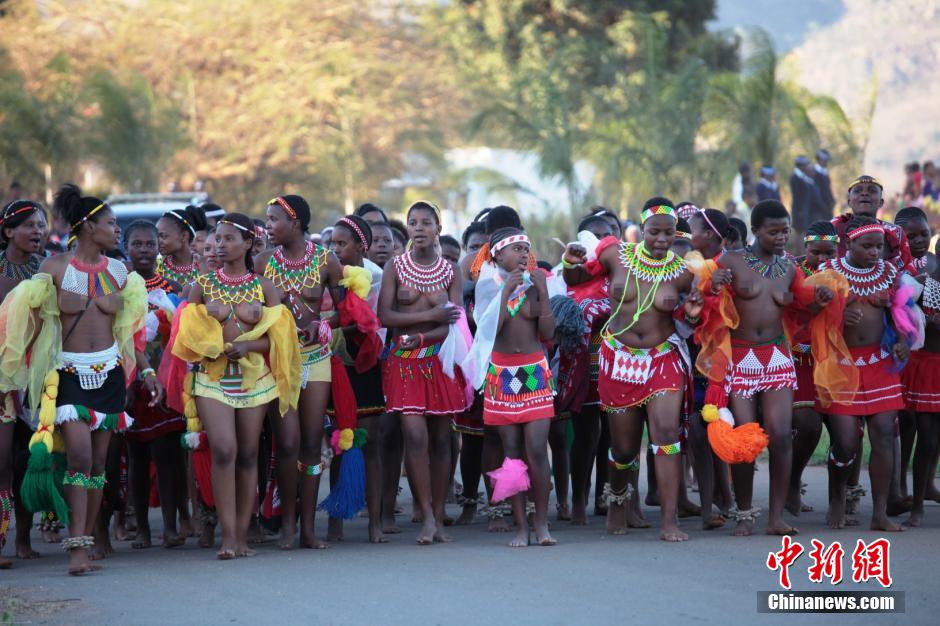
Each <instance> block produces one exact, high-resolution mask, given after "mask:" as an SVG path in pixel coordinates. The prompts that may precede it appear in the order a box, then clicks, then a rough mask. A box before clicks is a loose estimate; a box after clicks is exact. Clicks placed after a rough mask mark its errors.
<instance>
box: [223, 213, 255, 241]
mask: <svg viewBox="0 0 940 626" xmlns="http://www.w3.org/2000/svg"><path fill="white" fill-rule="evenodd" d="M219 224H228V225H229V226H234V227H235V228H237V229H238V230H240V231H242V232H243V233H248V234H249V235H251V236H252V237H254V236H255V229H254V228H245V227H244V226H242V225H241V224H236V223H235V222H233V221H232V220H230V219H229V218H227V217H223V218H222V219H220V220H219Z"/></svg>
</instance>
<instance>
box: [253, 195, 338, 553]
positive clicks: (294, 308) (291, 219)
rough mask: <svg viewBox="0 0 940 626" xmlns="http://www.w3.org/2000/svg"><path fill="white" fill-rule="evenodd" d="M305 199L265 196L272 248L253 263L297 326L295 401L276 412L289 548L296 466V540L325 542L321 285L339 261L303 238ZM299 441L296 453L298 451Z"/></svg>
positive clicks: (284, 540) (333, 282) (333, 280)
mask: <svg viewBox="0 0 940 626" xmlns="http://www.w3.org/2000/svg"><path fill="white" fill-rule="evenodd" d="M309 225H310V206H309V205H308V204H307V201H306V200H304V199H303V198H302V197H300V196H296V195H287V196H277V197H276V198H274V200H272V201H271V202H270V203H268V208H267V222H266V224H265V226H266V228H267V231H268V237H269V238H270V241H271V244H272V245H274V246H276V247H275V248H274V249H273V250H269V251H266V252H262V253H261V254H260V255H258V258H257V259H256V263H257V265H258V267H259V268H263V269H262V270H261V271H262V272H263V273H264V275H265V277H267V278H268V279H269V280H271V281H272V282H273V283H274V286H275V287H276V288H277V290H278V298H279V300H280V301H281V302H283V303H284V305H285V306H287V307H288V308H289V309H290V312H291V314H292V315H293V316H294V320H295V321H296V323H297V328H298V329H299V332H300V346H301V348H300V353H301V354H300V360H301V367H300V368H299V369H298V371H297V372H293V373H292V374H291V376H295V377H298V378H299V379H300V389H301V391H300V403H299V405H298V407H297V411H296V412H295V411H289V412H288V413H287V414H285V415H284V418H283V419H280V420H275V421H274V426H275V434H276V439H277V447H278V450H277V467H278V474H277V480H278V488H279V489H280V492H281V507H282V509H281V510H282V513H281V547H282V548H284V549H287V548H290V547H292V546H293V544H294V537H295V534H296V530H295V529H296V512H297V508H296V506H297V504H296V503H297V498H296V497H295V494H296V493H297V474H298V472H299V473H300V545H301V547H304V548H327V547H329V544H327V543H326V542H324V541H322V540H320V539H318V538H317V536H316V532H315V519H316V510H317V499H318V495H319V492H320V475H321V473H322V471H323V465H322V460H321V458H320V452H321V449H322V444H323V416H324V415H325V413H326V405H327V402H328V401H329V399H330V380H331V376H330V329H329V325H327V324H323V325H322V326H321V324H320V304H321V301H322V299H323V290H324V289H325V288H329V289H330V290H331V293H332V296H333V299H334V301H335V300H336V297H337V294H336V292H335V289H336V286H337V285H338V284H339V281H340V280H341V279H342V277H343V268H342V265H340V262H339V259H337V258H336V255H334V254H333V253H332V252H330V251H329V250H327V249H326V248H324V247H323V246H320V245H317V244H315V243H313V242H312V241H308V240H307V238H306V233H307V228H308V227H309ZM298 443H299V459H298Z"/></svg>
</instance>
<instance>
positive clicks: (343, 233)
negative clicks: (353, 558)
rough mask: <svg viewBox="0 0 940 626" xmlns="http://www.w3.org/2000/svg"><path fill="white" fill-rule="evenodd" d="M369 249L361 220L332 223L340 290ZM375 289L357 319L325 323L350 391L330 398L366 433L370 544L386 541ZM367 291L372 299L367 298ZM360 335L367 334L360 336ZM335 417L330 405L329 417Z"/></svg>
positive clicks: (338, 460) (336, 469)
mask: <svg viewBox="0 0 940 626" xmlns="http://www.w3.org/2000/svg"><path fill="white" fill-rule="evenodd" d="M371 244H372V229H371V228H370V227H369V224H368V223H367V222H366V221H365V220H364V219H362V218H361V217H357V216H355V215H349V216H346V217H342V218H340V220H339V221H338V222H336V224H335V226H334V228H333V238H332V240H331V241H330V248H331V251H332V252H333V254H335V255H336V258H338V259H339V261H340V263H342V264H343V266H344V274H345V275H347V276H346V277H345V278H344V284H345V281H346V280H347V279H348V274H349V273H350V272H349V270H350V269H351V268H357V269H359V270H360V273H363V274H367V270H365V269H364V268H363V262H364V259H365V258H366V253H368V251H369V248H370V246H371ZM365 279H366V280H367V281H368V280H369V276H368V275H366V277H365ZM378 288H379V285H375V289H374V290H371V289H370V290H369V291H368V292H366V295H367V297H368V304H366V303H363V306H359V307H357V309H356V310H355V311H354V313H356V314H357V317H358V319H348V317H351V315H349V316H347V314H346V313H345V311H349V310H350V309H349V308H348V307H346V308H344V309H343V311H340V312H338V314H336V315H333V316H331V318H330V324H331V326H334V328H335V330H334V331H333V332H334V333H341V334H342V340H341V341H336V340H334V343H333V345H334V346H336V351H337V356H338V357H339V358H340V359H341V360H342V362H343V368H344V369H345V370H346V376H347V378H348V379H349V386H348V387H346V388H345V389H340V388H338V387H337V384H338V382H339V381H333V383H334V388H335V392H334V394H333V397H334V398H336V396H337V395H338V394H345V395H347V396H350V395H351V396H353V397H355V400H356V416H355V418H356V422H357V425H358V427H359V428H363V429H365V431H366V440H365V444H364V445H362V446H360V447H361V448H362V452H363V455H364V457H365V488H366V506H367V508H368V510H369V541H370V542H371V543H385V542H387V541H388V540H387V539H386V538H385V536H384V535H383V534H382V491H381V490H382V481H381V468H380V465H379V448H380V441H379V425H380V418H381V415H382V414H383V413H384V412H385V396H384V395H383V393H382V368H381V366H380V365H379V361H378V356H379V352H380V351H381V340H380V339H379V337H378V334H377V333H376V332H375V330H376V329H378V327H379V323H378V320H377V319H376V317H375V311H374V310H373V309H372V308H371V306H374V305H376V304H377V297H378ZM344 290H345V287H344ZM372 291H374V296H375V297H371V296H373V293H371V292H372ZM343 298H344V300H345V299H346V298H350V295H349V294H348V293H346V294H344V296H343ZM370 305H371V306H370ZM362 329H368V330H367V331H366V332H363V330H362ZM336 411H337V409H336V407H335V403H334V407H333V414H334V415H335V414H336ZM341 426H342V425H340V424H339V423H338V421H337V424H335V427H334V429H333V431H334V432H341ZM343 456H344V455H342V454H338V455H337V456H334V457H333V462H332V463H331V464H330V486H331V488H335V487H336V485H337V481H338V479H339V476H340V473H341V472H342V462H343ZM356 513H358V511H356ZM331 521H332V518H331ZM334 532H336V533H337V534H338V536H339V537H341V536H342V518H337V519H336V522H335V528H334Z"/></svg>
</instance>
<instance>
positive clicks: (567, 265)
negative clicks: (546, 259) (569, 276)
mask: <svg viewBox="0 0 940 626" xmlns="http://www.w3.org/2000/svg"><path fill="white" fill-rule="evenodd" d="M561 267H562V269H566V270H570V269H574V268H576V267H581V263H569V262H568V261H566V260H565V258H564V257H562V258H561Z"/></svg>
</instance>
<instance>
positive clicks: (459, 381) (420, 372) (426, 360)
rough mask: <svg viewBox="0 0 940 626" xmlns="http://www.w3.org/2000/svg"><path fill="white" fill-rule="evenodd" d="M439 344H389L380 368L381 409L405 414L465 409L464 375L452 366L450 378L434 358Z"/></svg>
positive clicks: (444, 413) (458, 411)
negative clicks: (409, 347) (411, 347)
mask: <svg viewBox="0 0 940 626" xmlns="http://www.w3.org/2000/svg"><path fill="white" fill-rule="evenodd" d="M440 350H441V343H436V344H432V345H430V346H422V347H420V348H417V349H415V350H403V349H401V348H399V347H397V345H396V344H392V349H391V352H390V353H389V355H388V359H386V360H385V364H384V365H383V367H382V387H383V389H384V390H385V409H386V411H388V412H389V413H391V412H398V413H403V414H405V415H453V414H454V413H460V412H461V411H465V410H467V396H466V394H465V393H464V377H463V372H461V371H460V367H458V366H456V365H455V366H454V378H450V377H449V376H447V374H445V373H444V368H443V366H442V364H441V360H440V359H439V358H438V357H437V354H438V352H440Z"/></svg>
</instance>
